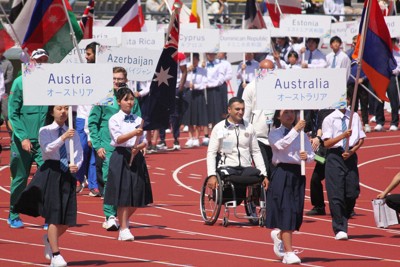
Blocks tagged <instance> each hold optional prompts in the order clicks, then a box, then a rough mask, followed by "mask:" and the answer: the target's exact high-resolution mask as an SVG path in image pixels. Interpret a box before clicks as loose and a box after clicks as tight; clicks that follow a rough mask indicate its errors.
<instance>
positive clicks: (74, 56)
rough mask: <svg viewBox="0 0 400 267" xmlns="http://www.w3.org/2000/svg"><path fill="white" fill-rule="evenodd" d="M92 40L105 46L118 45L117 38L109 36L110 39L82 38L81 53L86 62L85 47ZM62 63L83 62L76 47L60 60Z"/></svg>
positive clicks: (80, 43)
mask: <svg viewBox="0 0 400 267" xmlns="http://www.w3.org/2000/svg"><path fill="white" fill-rule="evenodd" d="M91 42H97V43H99V44H100V45H103V46H117V38H109V39H82V40H81V41H80V42H79V44H78V47H79V51H80V53H81V56H82V59H83V62H82V63H86V59H85V53H86V51H85V48H86V46H87V45H88V44H90V43H91ZM60 63H81V61H80V59H79V55H78V51H77V49H76V48H74V49H72V50H71V52H69V53H68V55H67V56H66V57H65V58H64V59H63V60H62V61H61V62H60Z"/></svg>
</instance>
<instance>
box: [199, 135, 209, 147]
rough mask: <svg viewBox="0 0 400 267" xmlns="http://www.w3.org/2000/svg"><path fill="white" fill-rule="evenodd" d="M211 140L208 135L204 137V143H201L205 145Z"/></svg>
mask: <svg viewBox="0 0 400 267" xmlns="http://www.w3.org/2000/svg"><path fill="white" fill-rule="evenodd" d="M209 142H210V138H208V137H204V138H203V143H201V145H203V146H208V143H209Z"/></svg>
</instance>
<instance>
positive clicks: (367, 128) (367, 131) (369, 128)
mask: <svg viewBox="0 0 400 267" xmlns="http://www.w3.org/2000/svg"><path fill="white" fill-rule="evenodd" d="M364 132H366V133H370V132H371V126H369V124H365V125H364Z"/></svg>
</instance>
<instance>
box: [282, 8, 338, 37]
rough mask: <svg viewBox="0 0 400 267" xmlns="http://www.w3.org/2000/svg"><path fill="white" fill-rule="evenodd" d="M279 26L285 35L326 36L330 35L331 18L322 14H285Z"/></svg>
mask: <svg viewBox="0 0 400 267" xmlns="http://www.w3.org/2000/svg"><path fill="white" fill-rule="evenodd" d="M279 28H280V29H281V33H282V34H284V36H297V37H310V38H325V37H326V36H330V32H331V18H330V17H329V16H321V15H293V14H290V15H285V16H283V17H282V18H281V20H280V23H279Z"/></svg>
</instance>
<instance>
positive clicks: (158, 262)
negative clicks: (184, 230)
mask: <svg viewBox="0 0 400 267" xmlns="http://www.w3.org/2000/svg"><path fill="white" fill-rule="evenodd" d="M68 232H71V231H68ZM74 234H76V233H74ZM98 237H102V238H108V237H104V236H98ZM112 239H114V240H115V238H112ZM0 241H2V242H7V243H13V244H21V245H29V246H35V247H44V245H39V244H35V243H28V242H19V241H14V240H8V239H0ZM132 243H142V242H137V241H134V242H132ZM60 249H61V250H67V251H72V252H78V253H82V254H91V255H97V256H106V257H112V258H119V259H126V260H131V261H141V262H148V263H152V264H154V263H156V264H161V265H168V266H192V265H190V264H177V263H172V262H163V261H157V260H150V259H142V258H134V257H126V256H121V255H116V254H109V253H100V252H95V251H89V250H87V249H85V250H78V249H73V248H66V247H60ZM40 266H43V265H40ZM44 266H47V265H44Z"/></svg>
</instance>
